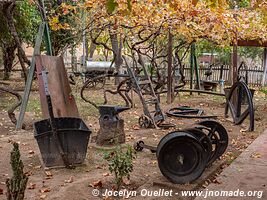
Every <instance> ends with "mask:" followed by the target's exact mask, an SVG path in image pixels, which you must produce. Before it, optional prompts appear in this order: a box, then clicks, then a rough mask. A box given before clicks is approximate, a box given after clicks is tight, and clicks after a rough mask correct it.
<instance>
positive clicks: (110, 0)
mask: <svg viewBox="0 0 267 200" xmlns="http://www.w3.org/2000/svg"><path fill="white" fill-rule="evenodd" d="M117 6H118V3H117V2H115V0H107V4H106V7H107V12H108V13H109V14H112V13H113V12H114V10H115V9H116V7H117Z"/></svg>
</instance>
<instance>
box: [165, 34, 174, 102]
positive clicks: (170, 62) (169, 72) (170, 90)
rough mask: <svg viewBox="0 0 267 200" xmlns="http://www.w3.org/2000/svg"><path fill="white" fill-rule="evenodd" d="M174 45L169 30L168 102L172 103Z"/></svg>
mask: <svg viewBox="0 0 267 200" xmlns="http://www.w3.org/2000/svg"><path fill="white" fill-rule="evenodd" d="M172 46H173V35H172V33H171V31H170V30H169V38H168V77H167V103H168V104H170V103H172V102H173V99H174V98H173V97H174V94H173V93H174V91H173V87H172V82H173V79H172Z"/></svg>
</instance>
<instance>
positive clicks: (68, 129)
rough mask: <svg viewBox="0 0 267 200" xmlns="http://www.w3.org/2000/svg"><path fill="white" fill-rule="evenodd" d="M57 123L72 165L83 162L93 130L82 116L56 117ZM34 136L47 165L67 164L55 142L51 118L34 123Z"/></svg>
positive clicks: (58, 131)
mask: <svg viewBox="0 0 267 200" xmlns="http://www.w3.org/2000/svg"><path fill="white" fill-rule="evenodd" d="M55 124H56V127H57V134H58V136H59V142H60V143H61V144H62V149H63V152H64V153H65V155H66V159H67V160H68V163H70V164H72V165H75V164H81V163H83V162H84V160H85V157H86V153H87V146H88V142H89V138H90V134H91V130H90V129H89V128H88V127H87V126H86V124H85V123H84V122H83V121H82V120H81V119H80V118H71V117H60V118H55ZM34 137H35V139H36V141H37V143H38V146H39V149H40V152H41V156H42V160H43V163H44V165H45V166H46V167H61V166H65V165H64V162H63V159H62V157H61V155H60V153H59V151H58V148H57V146H56V144H55V141H54V138H53V133H52V129H51V125H50V120H49V119H45V120H41V121H38V122H35V123H34Z"/></svg>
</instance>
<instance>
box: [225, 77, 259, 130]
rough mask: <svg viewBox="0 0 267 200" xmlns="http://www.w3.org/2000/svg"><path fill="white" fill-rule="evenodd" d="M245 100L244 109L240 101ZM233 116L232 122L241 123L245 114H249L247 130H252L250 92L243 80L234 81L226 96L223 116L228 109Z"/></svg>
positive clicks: (252, 110)
mask: <svg viewBox="0 0 267 200" xmlns="http://www.w3.org/2000/svg"><path fill="white" fill-rule="evenodd" d="M244 99H246V100H247V106H246V107H245V109H244V106H242V101H244ZM229 110H230V113H231V115H232V117H233V120H234V124H236V125H239V124H241V123H242V122H243V121H244V120H245V119H246V118H247V116H249V120H250V124H249V129H248V130H249V131H254V107H253V101H252V93H251V91H250V89H249V88H248V86H247V84H246V83H245V82H243V81H238V82H236V83H235V84H234V85H233V86H232V87H231V89H230V92H229V94H228V95H227V97H226V106H225V116H226V117H227V116H228V111H229Z"/></svg>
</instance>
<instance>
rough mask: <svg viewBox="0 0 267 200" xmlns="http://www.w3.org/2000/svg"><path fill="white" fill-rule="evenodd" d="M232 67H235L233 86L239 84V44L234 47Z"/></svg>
mask: <svg viewBox="0 0 267 200" xmlns="http://www.w3.org/2000/svg"><path fill="white" fill-rule="evenodd" d="M232 65H233V84H234V83H235V82H237V77H238V74H237V44H236V43H235V44H234V45H233V55H232Z"/></svg>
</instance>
